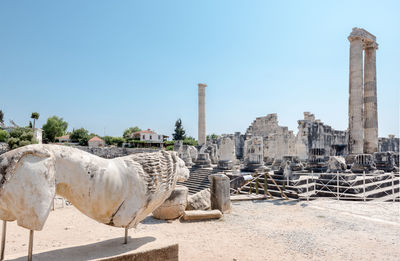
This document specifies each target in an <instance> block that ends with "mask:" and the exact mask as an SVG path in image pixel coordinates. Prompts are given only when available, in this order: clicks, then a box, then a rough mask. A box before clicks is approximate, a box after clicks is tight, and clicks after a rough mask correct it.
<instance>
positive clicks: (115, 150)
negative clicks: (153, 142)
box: [74, 146, 160, 159]
mask: <svg viewBox="0 0 400 261" xmlns="http://www.w3.org/2000/svg"><path fill="white" fill-rule="evenodd" d="M74 147H75V148H77V149H80V150H83V151H86V152H89V153H91V154H94V155H96V156H99V157H102V158H106V159H113V158H117V157H123V156H127V155H130V154H135V153H142V152H156V151H159V150H160V149H150V148H120V147H102V148H89V147H87V146H74Z"/></svg>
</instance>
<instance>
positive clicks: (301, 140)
mask: <svg viewBox="0 0 400 261" xmlns="http://www.w3.org/2000/svg"><path fill="white" fill-rule="evenodd" d="M298 124H299V126H298V133H297V136H296V155H297V156H298V157H299V158H300V159H302V160H306V159H307V158H308V152H309V150H310V149H314V148H318V149H324V150H325V156H343V155H346V154H347V144H348V141H347V140H348V135H347V132H346V131H338V130H334V129H333V128H332V127H331V126H329V125H325V124H324V123H323V122H321V121H320V120H316V119H315V116H314V114H311V113H309V112H304V119H303V120H299V121H298Z"/></svg>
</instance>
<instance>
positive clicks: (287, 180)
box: [286, 175, 289, 186]
mask: <svg viewBox="0 0 400 261" xmlns="http://www.w3.org/2000/svg"><path fill="white" fill-rule="evenodd" d="M286 182H287V184H286V185H287V186H289V175H287V177H286Z"/></svg>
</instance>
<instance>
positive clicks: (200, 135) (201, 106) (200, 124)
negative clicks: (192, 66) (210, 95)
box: [197, 83, 207, 146]
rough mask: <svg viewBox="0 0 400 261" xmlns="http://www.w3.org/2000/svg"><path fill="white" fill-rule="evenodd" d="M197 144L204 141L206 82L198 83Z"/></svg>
mask: <svg viewBox="0 0 400 261" xmlns="http://www.w3.org/2000/svg"><path fill="white" fill-rule="evenodd" d="M198 86H199V108H198V109H199V122H198V137H197V138H198V144H199V145H200V146H201V145H203V144H205V143H206V87H207V85H206V84H202V83H199V84H198Z"/></svg>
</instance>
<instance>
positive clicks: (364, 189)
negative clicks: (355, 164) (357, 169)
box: [363, 170, 366, 201]
mask: <svg viewBox="0 0 400 261" xmlns="http://www.w3.org/2000/svg"><path fill="white" fill-rule="evenodd" d="M363 198H364V201H365V200H366V199H365V170H364V171H363Z"/></svg>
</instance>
